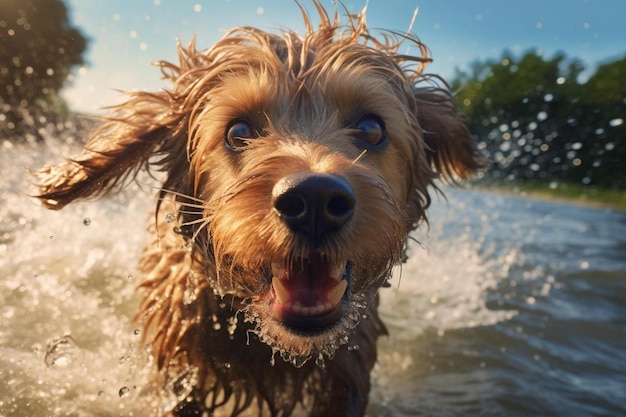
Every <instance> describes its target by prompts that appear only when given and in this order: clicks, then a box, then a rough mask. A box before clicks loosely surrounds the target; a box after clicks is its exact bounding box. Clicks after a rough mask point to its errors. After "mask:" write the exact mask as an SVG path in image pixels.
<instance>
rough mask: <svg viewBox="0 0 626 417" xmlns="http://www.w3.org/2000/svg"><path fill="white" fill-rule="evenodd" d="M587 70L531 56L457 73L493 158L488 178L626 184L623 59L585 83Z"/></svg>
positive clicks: (463, 103) (461, 95) (462, 100)
mask: <svg viewBox="0 0 626 417" xmlns="http://www.w3.org/2000/svg"><path fill="white" fill-rule="evenodd" d="M583 71H584V66H583V64H582V63H581V62H580V61H578V60H568V59H566V57H565V55H563V54H557V55H556V56H554V57H552V58H545V57H544V56H542V55H541V54H539V53H537V52H534V51H531V52H527V53H526V54H524V55H523V56H522V57H521V58H519V59H516V58H515V57H513V56H512V54H511V53H509V52H506V51H505V52H504V53H503V54H502V58H501V59H500V60H499V61H493V60H490V61H486V62H475V63H473V64H472V65H471V66H470V71H469V72H468V73H464V72H460V71H457V76H456V78H455V80H454V81H453V82H452V88H453V89H454V90H455V91H457V100H458V104H459V107H460V108H461V110H462V111H464V112H465V113H466V114H467V115H468V117H469V124H470V128H471V129H472V131H473V132H474V133H475V134H476V135H477V136H478V139H479V147H481V148H482V149H484V150H485V151H486V152H487V153H488V154H489V155H490V157H491V159H492V161H493V167H492V169H491V170H490V171H489V172H488V176H489V177H491V178H496V179H499V180H516V181H525V180H536V181H565V182H579V183H583V184H595V185H603V186H611V187H618V188H625V187H626V164H623V162H620V160H621V161H623V160H624V156H626V155H624V148H625V146H624V145H626V143H624V138H625V136H626V135H624V131H623V129H624V127H623V120H622V119H621V117H623V115H624V114H625V113H624V110H625V103H626V102H625V101H624V99H625V98H626V81H624V80H625V79H626V78H625V76H626V58H625V59H623V60H621V61H617V62H613V63H610V64H606V65H604V66H601V67H599V68H598V70H597V72H596V73H595V74H594V75H593V76H592V77H591V78H590V79H589V81H588V82H587V83H584V84H581V83H579V82H578V78H579V75H580V74H581V73H582V72H583ZM620 115H622V116H620ZM620 120H622V121H620ZM618 147H619V149H618Z"/></svg>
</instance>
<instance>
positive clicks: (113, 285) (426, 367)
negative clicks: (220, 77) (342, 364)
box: [0, 134, 626, 417]
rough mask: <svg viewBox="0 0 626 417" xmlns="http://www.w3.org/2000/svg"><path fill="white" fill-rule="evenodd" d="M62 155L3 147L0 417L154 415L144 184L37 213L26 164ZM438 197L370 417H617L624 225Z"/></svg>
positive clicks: (624, 304)
mask: <svg viewBox="0 0 626 417" xmlns="http://www.w3.org/2000/svg"><path fill="white" fill-rule="evenodd" d="M67 139H72V137H71V134H69V135H68V137H67ZM70 148H71V146H70V145H65V144H59V143H58V142H54V141H51V142H50V144H49V145H39V146H36V147H35V146H23V147H21V146H15V145H10V144H9V143H8V142H5V143H0V219H2V221H1V222H0V320H1V321H0V416H2V417H5V416H6V417H8V416H29V417H30V416H99V417H102V416H147V415H155V414H156V410H154V406H153V405H152V402H151V401H152V399H151V397H150V395H148V394H147V391H149V386H150V384H149V373H147V372H146V366H145V360H146V358H145V356H146V354H145V352H144V349H142V348H141V346H139V339H140V331H139V329H138V328H137V326H136V325H135V324H134V323H133V321H132V318H133V314H134V312H135V311H136V309H137V298H136V296H135V291H134V288H135V287H136V285H137V284H138V283H139V279H140V278H139V277H138V276H137V274H136V270H135V265H136V261H137V259H138V257H139V254H140V252H141V249H142V247H143V245H144V244H145V243H146V242H147V241H148V239H149V237H148V235H147V233H146V232H145V226H146V224H147V222H148V216H149V215H148V213H149V211H150V209H151V208H152V204H153V194H154V190H153V189H152V188H151V187H150V186H146V185H143V186H133V187H131V189H130V190H129V191H128V192H127V193H126V194H122V195H120V196H116V197H114V198H109V199H106V200H103V201H99V202H97V203H84V204H78V205H74V206H69V207H67V208H66V209H65V210H63V211H62V212H50V211H47V210H45V209H43V208H41V207H40V206H39V205H38V204H37V203H36V202H34V201H33V200H32V199H29V198H28V194H29V193H32V192H33V191H34V190H33V187H32V183H33V182H34V179H33V177H32V176H30V174H29V172H28V169H29V168H36V167H39V166H41V165H42V164H43V163H44V162H45V161H48V160H53V161H58V160H59V158H60V157H59V155H62V154H66V153H67V152H71V149H70ZM445 191H446V196H447V201H446V200H445V199H441V198H439V199H437V200H436V201H435V203H434V204H433V206H432V208H431V210H430V219H431V221H430V227H428V228H423V229H422V230H420V231H419V232H417V233H415V235H414V238H415V239H416V240H418V241H419V242H420V244H417V243H414V244H412V246H411V249H410V252H411V258H410V260H409V261H408V262H407V263H406V264H404V265H403V266H402V268H398V269H397V271H396V274H395V277H394V279H393V281H392V284H393V286H392V288H389V289H385V290H384V291H383V292H382V295H383V303H382V311H383V316H384V319H385V321H386V323H387V325H388V327H389V330H390V336H389V337H387V338H384V339H382V340H381V341H380V343H379V346H380V357H379V359H380V361H379V364H378V365H377V367H376V369H375V372H374V387H373V390H372V393H371V395H370V404H371V405H370V408H369V412H368V415H369V416H393V417H399V416H437V417H443V416H568V417H570V416H621V415H626V214H624V213H620V212H614V211H610V210H602V209H593V208H586V207H580V206H574V205H567V204H559V203H553V202H546V201H533V200H529V199H523V198H515V197H509V196H504V195H498V194H491V193H485V192H477V191H467V190H460V189H446V190H445Z"/></svg>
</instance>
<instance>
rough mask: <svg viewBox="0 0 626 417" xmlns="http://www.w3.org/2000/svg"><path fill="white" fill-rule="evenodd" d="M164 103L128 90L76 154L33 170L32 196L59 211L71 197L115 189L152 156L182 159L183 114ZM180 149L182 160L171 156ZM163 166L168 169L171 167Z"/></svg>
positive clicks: (165, 160) (151, 95)
mask: <svg viewBox="0 0 626 417" xmlns="http://www.w3.org/2000/svg"><path fill="white" fill-rule="evenodd" d="M170 103H171V100H170V97H169V95H168V94H167V93H166V92H161V93H146V92H138V93H133V94H132V95H131V98H130V99H129V100H128V101H127V102H126V103H124V104H121V105H119V106H117V107H115V108H114V114H113V116H112V117H108V118H106V119H105V122H104V123H103V124H102V125H101V126H100V127H99V128H98V129H96V130H95V131H94V133H93V134H92V136H91V138H90V140H89V142H88V143H87V145H86V146H85V149H84V151H83V153H82V154H81V155H80V156H79V157H78V158H76V159H68V160H66V161H65V162H64V163H62V164H59V165H51V166H47V167H45V168H43V169H42V170H40V171H38V172H37V173H36V174H37V175H38V177H39V178H40V182H39V194H38V195H37V196H36V197H37V198H39V199H40V200H41V201H42V202H43V204H44V205H45V206H46V207H47V208H50V209H55V210H56V209H61V208H63V207H64V206H65V205H67V204H69V203H71V202H72V201H74V200H81V199H86V198H89V197H100V196H102V195H104V194H106V193H107V192H109V191H111V190H113V189H115V188H121V187H122V186H123V185H125V184H127V182H128V181H127V180H128V179H133V178H135V177H136V175H137V173H138V172H139V171H140V170H141V168H142V167H146V168H149V165H150V164H151V162H150V158H151V157H152V156H153V155H155V154H159V155H162V158H161V159H160V160H157V161H153V162H152V164H157V165H161V166H163V165H167V164H168V163H169V164H172V161H180V160H181V159H182V160H183V161H185V162H186V157H185V155H184V153H185V152H186V141H187V138H186V136H187V128H186V123H185V120H183V118H184V117H185V116H184V115H178V116H177V115H176V114H174V112H173V111H172V105H171V104H170ZM181 152H182V153H183V155H182V158H180V155H179V157H176V156H175V155H172V154H179V153H181ZM165 169H166V170H168V171H172V167H165ZM177 171H178V172H183V171H184V170H183V169H180V168H178V169H177ZM172 180H173V179H171V178H170V179H169V181H172Z"/></svg>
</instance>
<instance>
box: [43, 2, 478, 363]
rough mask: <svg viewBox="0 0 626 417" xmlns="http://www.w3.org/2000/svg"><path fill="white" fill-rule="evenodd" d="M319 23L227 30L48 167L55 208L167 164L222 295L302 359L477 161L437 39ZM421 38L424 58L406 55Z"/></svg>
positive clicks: (338, 329)
mask: <svg viewBox="0 0 626 417" xmlns="http://www.w3.org/2000/svg"><path fill="white" fill-rule="evenodd" d="M316 6H317V8H318V11H319V14H320V19H321V23H320V25H319V27H318V28H317V29H313V28H312V26H311V23H310V20H309V18H308V17H307V15H306V14H305V21H306V28H307V30H306V34H305V35H304V36H303V37H300V36H298V35H296V34H294V33H292V32H283V33H281V34H280V35H276V34H270V33H267V32H263V31H260V30H257V29H254V28H248V27H244V28H238V29H235V30H233V31H231V32H229V33H228V34H227V35H226V36H225V37H224V38H223V39H222V40H221V41H219V42H218V43H217V44H216V45H215V46H213V47H212V48H210V49H209V50H207V51H204V52H198V51H197V50H196V49H195V46H194V44H193V43H192V44H191V45H190V46H189V47H187V48H183V47H179V56H180V63H179V64H178V65H174V64H170V63H165V62H163V63H161V69H162V71H163V74H164V75H165V76H166V78H168V79H170V80H171V81H172V82H173V85H172V87H171V89H170V90H167V91H163V92H158V93H147V92H137V93H131V98H130V99H129V101H128V102H127V103H125V104H123V105H121V106H119V107H117V113H116V114H115V115H114V116H113V117H111V118H110V119H108V121H107V122H106V123H105V124H104V125H103V126H102V127H100V129H99V130H97V131H96V133H95V134H94V136H93V137H92V139H91V141H90V143H89V144H88V146H87V149H88V150H87V151H85V153H84V155H83V156H82V157H80V158H78V159H77V160H74V161H71V162H68V163H66V164H65V165H62V166H60V167H50V168H47V169H45V170H44V171H43V172H42V175H43V181H42V188H41V195H40V198H41V199H42V200H43V201H44V203H45V204H46V205H47V206H48V207H50V208H61V207H63V206H64V205H65V204H67V203H69V202H70V201H72V200H75V199H79V198H86V197H90V196H94V195H101V194H103V193H105V192H107V191H109V190H111V189H112V188H114V187H115V186H116V185H119V184H123V183H124V182H125V181H124V180H125V179H126V178H128V177H129V176H132V175H133V174H135V173H136V172H137V170H138V169H140V168H141V167H142V166H146V167H148V168H150V166H156V167H158V168H159V169H161V170H163V171H165V173H166V176H165V179H164V184H163V189H162V191H161V197H163V198H166V197H168V196H169V197H170V198H171V199H173V200H176V201H177V203H178V206H179V212H178V215H179V222H180V224H179V226H180V227H179V229H178V230H180V233H181V234H182V235H183V236H184V237H185V238H186V239H187V240H188V241H192V242H193V247H194V250H195V251H197V252H200V254H201V257H202V258H203V259H204V261H205V262H206V265H207V271H208V275H209V276H208V277H207V278H208V279H209V280H211V282H212V285H213V287H214V289H215V290H217V291H218V292H219V293H220V294H234V295H235V296H237V297H238V298H240V299H242V300H243V301H244V303H245V304H246V307H245V310H246V313H247V318H248V319H249V320H250V321H253V322H254V323H256V329H257V333H258V334H259V336H260V338H261V339H262V340H263V341H265V342H266V343H268V344H269V345H271V346H273V347H274V348H276V349H278V350H281V351H283V352H286V356H288V357H293V358H300V359H302V358H305V359H306V358H308V357H310V356H311V355H312V354H320V353H328V354H331V353H332V351H333V350H334V349H335V347H336V346H337V345H338V344H341V343H342V342H343V341H344V340H347V336H349V334H350V333H351V331H352V329H353V328H354V327H355V326H356V325H357V323H358V321H359V318H360V317H361V315H362V312H360V310H361V309H362V308H365V306H366V305H367V303H369V302H372V298H373V295H374V294H375V292H376V291H377V289H378V288H379V287H380V286H382V285H383V284H384V283H385V282H386V280H387V279H388V277H389V274H390V270H391V268H392V266H393V265H395V264H397V263H399V262H400V261H401V259H402V254H403V247H404V245H405V242H406V239H407V235H408V233H409V232H410V231H411V230H412V229H414V228H415V227H416V226H417V224H418V223H419V222H420V220H422V219H424V218H425V209H426V208H427V206H428V204H429V202H430V197H429V192H428V188H429V187H430V186H432V185H433V181H434V180H435V179H436V178H440V177H443V178H445V179H452V178H454V177H461V178H465V177H468V176H469V175H470V174H471V172H472V171H473V170H475V169H476V168H478V167H479V166H480V158H479V156H478V155H477V153H476V150H475V148H474V145H473V141H472V138H471V136H470V134H469V132H468V131H467V129H466V127H465V124H464V122H463V120H462V119H461V117H460V116H459V115H458V113H457V111H456V108H455V105H454V100H453V97H452V96H451V94H450V93H449V92H448V91H447V90H445V89H443V88H440V87H438V86H436V85H435V84H433V82H434V80H435V78H432V77H430V78H427V77H424V76H423V75H422V70H423V66H424V65H425V64H426V63H427V62H428V61H429V60H428V58H427V57H426V50H425V47H424V46H423V45H422V44H421V43H420V42H419V41H418V40H417V39H415V38H413V37H410V36H408V35H403V36H397V35H394V34H391V33H387V34H385V35H383V37H382V40H380V39H377V38H375V37H374V36H372V35H371V34H370V33H369V32H368V30H367V27H366V25H365V18H364V15H363V14H361V15H357V16H350V20H349V25H346V26H340V25H339V24H338V19H337V13H335V16H334V20H331V19H330V18H329V16H328V15H327V14H326V12H325V11H324V10H323V9H322V8H321V6H319V5H318V4H317V3H316ZM403 42H404V44H405V45H406V44H410V46H412V47H414V48H415V49H416V50H417V51H419V55H418V56H408V55H402V54H400V53H398V48H399V46H400V44H401V43H403Z"/></svg>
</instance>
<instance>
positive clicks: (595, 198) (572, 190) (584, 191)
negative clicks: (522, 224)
mask: <svg viewBox="0 0 626 417" xmlns="http://www.w3.org/2000/svg"><path fill="white" fill-rule="evenodd" d="M471 187H472V188H475V189H478V190H481V191H485V192H496V193H504V194H507V195H511V196H517V197H522V198H532V199H540V200H549V201H560V202H565V203H570V204H580V205H585V206H589V207H596V208H604V209H612V210H618V211H622V212H626V191H624V190H612V189H606V188H598V187H592V186H584V185H578V184H567V183H558V184H557V183H554V182H552V183H549V184H542V183H536V182H524V183H518V182H514V183H492V182H487V181H481V182H476V183H473V184H472V185H471Z"/></svg>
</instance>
